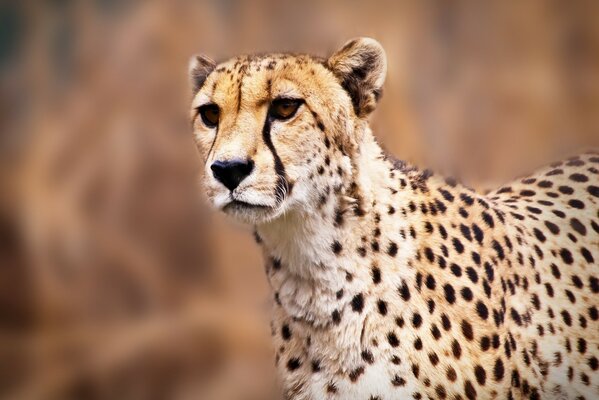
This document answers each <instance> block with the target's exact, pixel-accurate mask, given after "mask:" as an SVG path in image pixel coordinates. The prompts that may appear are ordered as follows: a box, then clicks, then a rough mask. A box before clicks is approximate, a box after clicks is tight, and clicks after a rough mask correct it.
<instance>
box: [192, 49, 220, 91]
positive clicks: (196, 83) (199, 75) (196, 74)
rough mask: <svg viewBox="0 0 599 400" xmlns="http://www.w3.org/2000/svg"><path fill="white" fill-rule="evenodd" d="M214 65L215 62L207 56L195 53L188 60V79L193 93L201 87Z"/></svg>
mask: <svg viewBox="0 0 599 400" xmlns="http://www.w3.org/2000/svg"><path fill="white" fill-rule="evenodd" d="M215 67H216V63H215V62H214V60H212V59H211V58H209V57H206V56H203V55H195V56H193V57H191V60H189V80H190V82H191V88H192V90H193V93H194V94H195V93H196V92H197V91H198V90H200V89H201V88H202V85H203V84H204V81H206V78H207V77H208V75H210V73H211V72H212V71H213V70H214V68H215Z"/></svg>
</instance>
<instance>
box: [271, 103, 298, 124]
mask: <svg viewBox="0 0 599 400" xmlns="http://www.w3.org/2000/svg"><path fill="white" fill-rule="evenodd" d="M303 102H304V101H303V100H301V99H275V100H273V102H272V104H271V105H270V115H272V116H273V117H274V118H277V119H282V120H284V119H289V118H291V117H293V116H294V115H295V113H296V112H297V109H298V108H299V106H301V105H302V103H303Z"/></svg>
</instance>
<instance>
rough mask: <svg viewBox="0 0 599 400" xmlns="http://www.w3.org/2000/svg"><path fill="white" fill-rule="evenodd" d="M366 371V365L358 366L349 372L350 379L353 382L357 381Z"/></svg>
mask: <svg viewBox="0 0 599 400" xmlns="http://www.w3.org/2000/svg"><path fill="white" fill-rule="evenodd" d="M363 373H364V367H358V368H356V369H354V370H353V371H351V372H350V373H349V375H348V376H349V380H350V381H352V382H356V381H357V380H358V378H359V377H360V375H362V374H363Z"/></svg>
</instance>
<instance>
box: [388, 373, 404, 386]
mask: <svg viewBox="0 0 599 400" xmlns="http://www.w3.org/2000/svg"><path fill="white" fill-rule="evenodd" d="M391 384H392V385H393V386H405V384H406V380H405V379H404V378H401V377H399V376H398V375H395V376H393V379H392V380H391Z"/></svg>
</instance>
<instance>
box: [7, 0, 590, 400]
mask: <svg viewBox="0 0 599 400" xmlns="http://www.w3.org/2000/svg"><path fill="white" fill-rule="evenodd" d="M598 15H599V2H596V1H592V0H589V1H584V0H583V1H542V2H541V1H526V2H524V1H492V2H491V1H488V2H475V1H472V2H465V1H464V2H462V1H432V2H429V1H413V2H400V1H389V2H365V1H356V0H350V1H343V2H341V1H326V2H316V1H276V0H272V1H264V0H262V1H251V2H241V1H236V0H223V1H217V0H212V1H204V2H201V1H183V0H173V1H163V2H154V1H132V0H129V1H118V0H95V1H89V2H84V1H67V0H54V1H44V2H39V1H13V2H10V1H0V398H6V399H209V400H212V399H224V400H227V399H240V400H251V399H257V400H258V399H267V398H274V397H275V395H274V394H273V392H272V390H273V389H272V388H273V381H274V379H273V374H272V364H273V357H272V355H271V352H270V344H269V343H270V340H269V334H270V333H269V325H268V309H269V304H270V296H269V294H268V288H267V285H266V280H265V278H264V276H263V269H262V264H261V260H260V256H259V252H258V249H257V248H256V246H254V244H253V243H252V239H251V235H249V234H248V233H247V231H248V229H247V228H244V227H239V226H233V225H232V224H231V223H229V222H227V221H225V220H224V219H223V218H222V217H221V216H220V215H216V214H214V213H212V212H210V211H209V210H208V208H207V206H206V205H205V204H204V202H203V200H202V197H201V188H200V186H199V184H198V182H199V177H198V173H199V169H200V168H199V167H200V158H199V157H198V155H197V153H196V150H195V148H194V145H193V140H192V136H191V131H190V127H189V122H188V102H189V100H190V93H189V89H188V86H187V76H186V70H187V60H188V59H189V57H190V56H191V55H192V54H193V53H196V52H204V53H206V54H209V55H211V56H213V57H214V58H216V59H224V58H226V57H228V56H231V55H234V54H237V53H239V52H253V51H264V50H292V51H305V52H314V53H317V54H319V55H323V56H324V55H326V54H328V53H329V52H331V51H332V50H334V49H335V48H336V47H337V46H340V45H342V44H343V42H345V41H346V40H347V39H349V38H352V37H355V36H371V37H374V38H376V39H377V40H379V41H380V42H381V43H382V44H383V45H384V47H385V48H386V50H387V53H388V60H389V75H388V80H387V83H386V86H385V94H384V97H383V100H382V103H381V105H380V107H379V110H378V111H376V112H375V115H374V117H373V125H374V129H375V132H377V134H378V136H379V138H380V139H381V141H382V143H383V144H384V146H385V147H386V148H388V149H389V150H390V151H392V152H393V153H395V154H396V155H397V156H399V157H401V158H403V159H406V160H408V161H411V162H414V163H416V164H418V165H420V166H432V167H434V168H435V169H436V170H440V171H445V172H448V173H452V174H457V175H458V176H460V177H461V178H462V179H463V180H464V181H465V182H466V183H468V184H470V185H473V186H476V187H483V188H484V187H488V186H491V185H493V184H496V183H499V182H502V181H505V180H506V179H509V178H511V177H514V176H516V175H517V174H520V173H522V172H523V171H526V170H529V169H530V168H534V167H536V166H538V165H541V164H543V163H546V162H549V161H551V160H554V159H555V158H559V157H560V156H562V155H563V154H566V153H570V152H572V151H576V150H577V149H580V148H583V147H589V146H596V145H598V144H599V112H598V111H599V23H597V16H598Z"/></svg>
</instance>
